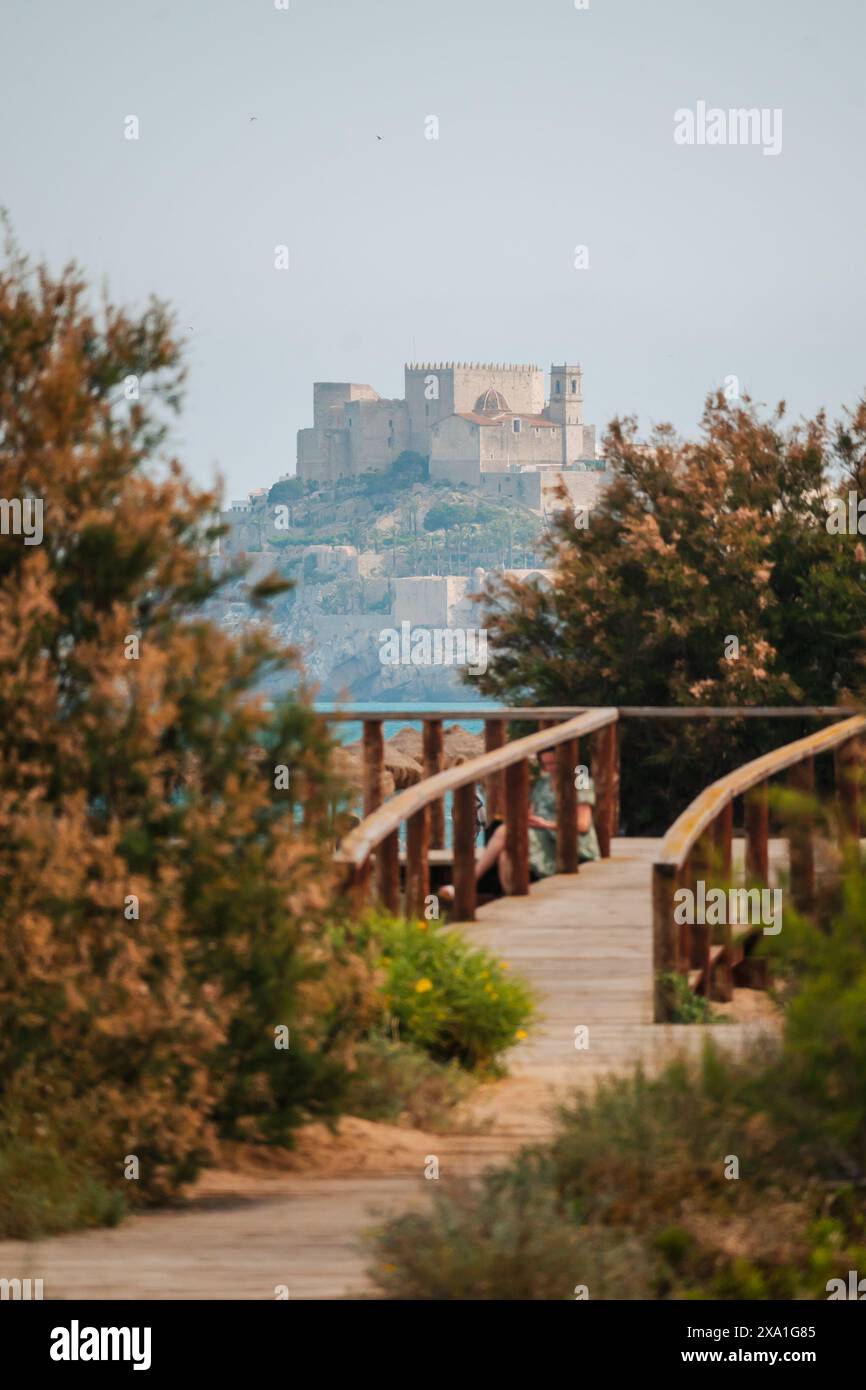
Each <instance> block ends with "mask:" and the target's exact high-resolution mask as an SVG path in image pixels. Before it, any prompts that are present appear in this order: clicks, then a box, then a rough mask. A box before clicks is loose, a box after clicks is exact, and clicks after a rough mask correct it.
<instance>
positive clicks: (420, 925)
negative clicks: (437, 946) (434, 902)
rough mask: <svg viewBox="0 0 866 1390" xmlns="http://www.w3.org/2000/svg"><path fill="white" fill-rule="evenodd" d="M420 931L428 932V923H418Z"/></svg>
mask: <svg viewBox="0 0 866 1390" xmlns="http://www.w3.org/2000/svg"><path fill="white" fill-rule="evenodd" d="M418 930H419V931H426V930H427V923H426V922H419V923H418Z"/></svg>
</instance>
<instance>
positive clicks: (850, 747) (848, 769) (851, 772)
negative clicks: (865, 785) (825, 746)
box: [835, 738, 860, 841]
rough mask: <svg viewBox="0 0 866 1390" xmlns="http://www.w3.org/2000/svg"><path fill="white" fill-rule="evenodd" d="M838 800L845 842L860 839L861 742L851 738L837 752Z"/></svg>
mask: <svg viewBox="0 0 866 1390" xmlns="http://www.w3.org/2000/svg"><path fill="white" fill-rule="evenodd" d="M835 770H836V800H837V803H838V806H839V816H840V819H841V821H842V835H843V838H844V839H845V840H848V841H859V839H860V740H859V738H849V739H848V740H847V742H845V743H842V744H840V745H839V747H838V748H837V749H836V750H835Z"/></svg>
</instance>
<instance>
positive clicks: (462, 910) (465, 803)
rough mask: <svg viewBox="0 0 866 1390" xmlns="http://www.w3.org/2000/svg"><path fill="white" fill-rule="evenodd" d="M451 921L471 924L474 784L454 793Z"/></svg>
mask: <svg viewBox="0 0 866 1390" xmlns="http://www.w3.org/2000/svg"><path fill="white" fill-rule="evenodd" d="M453 815H454V919H455V921H458V922H474V921H475V901H476V885H475V834H476V827H475V783H474V782H468V783H467V784H466V786H465V787H457V788H456V790H455V792H454V811H453Z"/></svg>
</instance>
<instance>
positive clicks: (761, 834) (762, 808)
mask: <svg viewBox="0 0 866 1390" xmlns="http://www.w3.org/2000/svg"><path fill="white" fill-rule="evenodd" d="M744 800H745V817H744V819H745V826H746V887H747V888H748V887H750V886H758V887H763V886H765V885H766V884H767V883H769V881H770V851H769V833H770V810H769V801H768V797H767V784H766V782H760V783H759V784H758V786H756V787H752V789H751V791H748V792H746V795H745V798H744Z"/></svg>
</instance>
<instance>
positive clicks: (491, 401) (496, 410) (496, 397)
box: [475, 386, 511, 415]
mask: <svg viewBox="0 0 866 1390" xmlns="http://www.w3.org/2000/svg"><path fill="white" fill-rule="evenodd" d="M475 414H476V415H503V414H505V415H510V414H511V407H510V406H509V404H508V402H507V400H506V399H505V397H504V396H503V394H502V392H501V391H497V390H495V388H494V387H492V386H488V388H487V390H486V391H485V392H484V394H483V396H479V397H478V400H477V401H476V402H475Z"/></svg>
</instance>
